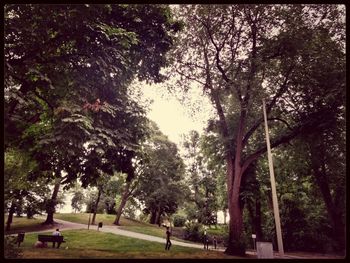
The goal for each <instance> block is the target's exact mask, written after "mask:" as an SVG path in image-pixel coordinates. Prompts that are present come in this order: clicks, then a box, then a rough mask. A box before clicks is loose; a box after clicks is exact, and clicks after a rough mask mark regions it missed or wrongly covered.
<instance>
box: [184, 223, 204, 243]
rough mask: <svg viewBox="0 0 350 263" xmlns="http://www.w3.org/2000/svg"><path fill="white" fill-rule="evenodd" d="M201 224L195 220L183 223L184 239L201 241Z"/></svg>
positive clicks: (202, 235)
mask: <svg viewBox="0 0 350 263" xmlns="http://www.w3.org/2000/svg"><path fill="white" fill-rule="evenodd" d="M202 229H203V225H202V224H200V223H197V222H187V223H186V224H185V235H184V238H185V239H186V240H190V241H195V242H202V241H203V237H204V233H203V230H202Z"/></svg>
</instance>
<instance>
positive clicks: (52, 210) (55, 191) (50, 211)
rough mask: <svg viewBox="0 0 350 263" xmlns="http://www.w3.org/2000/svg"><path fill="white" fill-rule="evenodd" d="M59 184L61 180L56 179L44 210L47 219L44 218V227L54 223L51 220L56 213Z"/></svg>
mask: <svg viewBox="0 0 350 263" xmlns="http://www.w3.org/2000/svg"><path fill="white" fill-rule="evenodd" d="M60 184H61V178H57V179H56V182H55V186H54V188H53V192H52V196H51V200H49V204H48V206H47V208H46V213H47V217H46V221H45V222H44V223H43V224H44V225H53V224H54V223H55V222H54V220H53V214H54V213H55V211H56V202H57V195H58V191H59V189H60Z"/></svg>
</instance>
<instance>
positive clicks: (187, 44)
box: [171, 5, 344, 255]
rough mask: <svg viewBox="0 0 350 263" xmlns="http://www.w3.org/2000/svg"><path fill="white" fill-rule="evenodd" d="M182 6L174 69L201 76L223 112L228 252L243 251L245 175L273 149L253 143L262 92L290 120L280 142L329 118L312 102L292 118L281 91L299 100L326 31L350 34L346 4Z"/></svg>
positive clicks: (271, 108) (272, 110) (185, 83)
mask: <svg viewBox="0 0 350 263" xmlns="http://www.w3.org/2000/svg"><path fill="white" fill-rule="evenodd" d="M177 8H178V12H177V14H178V17H179V18H181V19H182V20H183V21H184V23H185V30H184V32H186V34H182V35H181V36H180V40H179V41H178V43H177V46H178V48H177V49H176V50H175V51H174V54H173V59H174V62H175V63H174V67H173V68H172V72H171V73H172V74H179V75H178V77H177V80H178V83H177V86H180V87H184V89H185V90H186V89H189V88H190V84H191V83H192V82H193V81H194V82H196V83H197V87H201V88H203V91H204V92H205V93H206V94H207V95H208V96H209V97H210V99H211V101H212V103H213V106H214V107H215V109H216V111H217V123H216V125H217V126H218V127H219V130H220V134H221V140H222V142H223V144H224V147H225V150H224V151H225V161H226V171H227V173H226V184H227V195H228V196H227V200H228V209H229V214H230V222H229V229H230V231H229V242H228V247H227V249H226V253H228V254H240V255H242V254H244V253H245V249H244V244H242V241H241V240H243V236H242V234H243V220H242V218H243V217H242V207H241V206H240V189H241V182H242V177H243V175H244V174H245V172H246V170H247V168H248V167H249V166H250V165H251V164H252V163H253V162H254V161H255V160H257V158H259V157H260V156H261V155H262V154H263V153H265V152H266V146H265V144H264V142H263V141H260V142H258V143H255V144H254V145H253V144H252V135H253V134H254V133H255V132H256V130H257V129H258V127H259V126H260V125H261V124H262V122H263V118H262V112H261V99H263V98H265V99H266V100H267V113H268V115H269V120H270V121H272V120H275V121H277V125H279V123H280V124H282V125H279V126H281V127H283V125H285V127H286V128H285V129H283V128H282V129H279V130H278V133H276V134H274V136H273V137H272V143H271V146H272V147H276V146H278V145H280V144H282V143H286V142H288V141H290V140H291V139H293V138H294V137H295V136H296V135H297V134H299V133H301V132H304V133H306V132H311V131H312V130H311V129H315V128H317V127H318V126H320V125H322V123H323V122H324V121H323V118H321V117H320V116H319V115H317V114H308V111H307V110H305V109H304V112H305V113H306V114H305V118H304V119H298V120H295V119H294V120H293V121H292V122H291V123H287V122H286V121H285V119H284V118H285V115H286V111H289V108H288V107H286V106H283V103H284V102H283V100H282V99H281V98H282V96H286V94H289V96H290V97H289V101H292V97H293V96H296V97H297V96H298V94H299V93H300V92H301V93H302V94H304V93H307V92H308V91H307V89H302V90H300V89H299V88H300V86H299V85H298V84H301V86H302V87H306V84H307V83H306V82H304V81H305V79H303V78H300V75H301V74H306V76H307V74H308V73H307V72H305V68H304V65H303V62H304V61H305V60H304V59H306V58H308V59H309V60H310V61H313V59H315V58H316V57H317V56H318V54H320V53H322V52H323V48H324V46H323V45H322V44H320V45H313V43H314V41H315V39H317V38H318V37H319V30H321V31H323V32H325V33H326V34H327V35H329V36H331V37H332V38H333V43H334V45H335V46H338V44H337V43H341V42H342V41H343V40H344V38H343V36H344V35H343V34H344V33H343V31H342V30H343V29H344V26H343V24H344V21H343V20H342V19H343V17H342V15H343V11H344V10H343V9H342V8H339V7H338V6H332V5H321V6H316V5H191V6H180V7H177ZM328 50H329V49H328ZM329 51H330V50H329ZM332 52H334V50H333V51H332ZM325 74H326V73H325ZM179 76H180V77H179ZM192 85H193V84H192ZM330 93H331V92H330ZM292 103H293V102H292ZM296 104H297V103H296ZM281 107H282V108H283V109H284V111H283V112H281V111H280V108H281ZM318 114H320V113H319V112H318ZM271 115H273V116H272V117H271Z"/></svg>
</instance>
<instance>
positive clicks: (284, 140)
mask: <svg viewBox="0 0 350 263" xmlns="http://www.w3.org/2000/svg"><path fill="white" fill-rule="evenodd" d="M301 128H302V126H297V127H295V128H294V129H292V131H291V132H290V133H289V134H287V135H285V136H282V137H280V138H278V139H276V140H274V142H272V143H271V149H272V148H275V147H277V146H279V145H280V144H283V143H288V142H289V141H290V140H292V139H293V138H295V137H296V136H297V135H298V134H299V133H300V132H301ZM266 151H267V147H266V146H263V147H261V148H259V149H258V150H256V151H255V152H254V153H253V154H251V155H250V156H249V157H247V158H246V160H245V161H244V163H243V165H242V173H243V172H244V171H245V170H246V169H247V167H248V166H249V165H250V164H251V163H252V162H253V161H254V160H256V159H257V158H258V157H259V156H260V155H262V154H263V153H265V152H266Z"/></svg>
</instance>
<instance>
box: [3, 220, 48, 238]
mask: <svg viewBox="0 0 350 263" xmlns="http://www.w3.org/2000/svg"><path fill="white" fill-rule="evenodd" d="M6 221H7V216H4V222H5V224H6ZM44 221H45V220H44V219H38V218H33V219H27V218H26V217H13V221H12V224H11V230H10V231H6V234H12V233H18V232H22V231H24V232H31V231H38V230H45V229H49V228H52V226H42V225H41V224H42V223H43V222H44ZM4 227H5V226H4ZM4 229H5V228H4Z"/></svg>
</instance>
